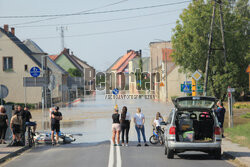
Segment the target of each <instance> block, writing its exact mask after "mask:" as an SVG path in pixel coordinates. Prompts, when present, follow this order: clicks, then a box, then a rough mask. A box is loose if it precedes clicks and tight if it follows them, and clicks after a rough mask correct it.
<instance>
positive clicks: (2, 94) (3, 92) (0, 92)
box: [0, 85, 9, 105]
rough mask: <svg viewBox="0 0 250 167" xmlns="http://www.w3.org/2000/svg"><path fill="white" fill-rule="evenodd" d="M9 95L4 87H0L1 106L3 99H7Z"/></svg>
mask: <svg viewBox="0 0 250 167" xmlns="http://www.w3.org/2000/svg"><path fill="white" fill-rule="evenodd" d="M8 94H9V90H8V88H7V87H6V86H5V85H0V99H1V105H3V98H5V97H7V96H8Z"/></svg>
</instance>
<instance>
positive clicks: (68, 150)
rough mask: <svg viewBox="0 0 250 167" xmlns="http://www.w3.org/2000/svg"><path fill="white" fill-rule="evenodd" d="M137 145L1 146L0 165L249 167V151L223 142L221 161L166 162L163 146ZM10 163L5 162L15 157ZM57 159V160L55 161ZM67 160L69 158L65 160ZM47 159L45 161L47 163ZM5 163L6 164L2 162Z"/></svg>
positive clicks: (191, 155) (198, 156) (180, 158)
mask: <svg viewBox="0 0 250 167" xmlns="http://www.w3.org/2000/svg"><path fill="white" fill-rule="evenodd" d="M136 145H137V142H130V143H129V146H128V147H114V146H113V145H110V142H109V141H104V142H99V143H76V144H67V145H58V146H54V147H52V146H50V145H45V146H44V145H37V146H35V147H33V148H32V149H30V151H28V152H25V154H21V155H20V153H21V152H23V151H25V150H26V149H27V148H25V147H7V145H0V148H1V149H0V166H5V167H15V166H20V165H21V166H26V167H29V166H30V167H33V166H43V167H46V166H51V165H55V166H61V167H63V166H85V165H87V166H90V167H91V166H93V167H99V166H108V167H114V166H116V167H121V166H122V167H132V166H144V167H152V166H160V165H162V166H166V164H167V166H185V167H188V166H190V167H193V166H197V167H198V166H203V167H205V166H209V167H211V166H220V167H232V166H233V164H231V163H228V161H227V160H230V159H236V160H238V162H239V163H240V164H239V163H237V164H236V165H238V166H247V167H248V166H250V150H249V149H248V148H246V147H241V146H239V145H238V144H235V143H232V142H231V141H229V140H228V139H223V144H222V150H223V158H222V160H215V159H214V158H213V157H211V156H208V154H205V153H200V152H185V153H182V154H178V155H175V157H174V159H167V158H166V156H165V155H164V149H163V147H162V146H160V145H155V146H154V145H150V146H149V147H145V146H142V147H136ZM17 155H20V156H18V157H17V158H15V159H12V160H11V161H6V160H8V159H10V158H13V157H14V156H17ZM53 157H57V158H53ZM66 157H67V158H66ZM45 159H46V161H44V160H45ZM3 162H5V163H3Z"/></svg>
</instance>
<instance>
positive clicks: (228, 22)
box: [172, 0, 249, 100]
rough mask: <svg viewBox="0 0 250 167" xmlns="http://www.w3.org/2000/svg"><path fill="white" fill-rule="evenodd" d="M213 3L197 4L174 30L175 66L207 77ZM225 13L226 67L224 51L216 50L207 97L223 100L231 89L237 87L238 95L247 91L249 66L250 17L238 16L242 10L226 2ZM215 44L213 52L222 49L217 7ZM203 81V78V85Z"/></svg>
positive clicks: (197, 1) (210, 69) (197, 0)
mask: <svg viewBox="0 0 250 167" xmlns="http://www.w3.org/2000/svg"><path fill="white" fill-rule="evenodd" d="M242 1H248V0H242ZM213 3H214V1H211V0H208V1H207V2H205V1H203V0H194V1H193V2H192V3H190V4H189V6H188V8H187V9H184V10H183V13H182V14H181V15H180V19H179V20H177V24H176V27H175V28H174V29H173V31H174V34H173V36H172V43H173V50H174V51H173V54H172V57H173V59H174V61H175V62H176V64H178V65H180V66H181V67H182V69H183V70H187V71H190V73H193V72H194V71H195V70H199V71H200V72H202V73H203V74H205V67H206V59H207V55H208V54H207V52H208V35H209V32H210V24H211V15H212V6H213ZM244 3H245V2H244ZM236 4H237V3H236ZM236 6H237V5H236ZM241 7H242V6H241ZM222 10H223V15H224V35H225V42H226V52H227V62H226V64H225V63H224V56H223V50H213V52H212V55H211V57H210V65H209V73H208V76H209V78H208V95H212V96H215V97H217V98H219V99H222V100H224V99H225V97H226V93H227V87H228V86H231V87H235V88H236V91H237V95H239V94H240V93H241V92H242V91H243V90H246V89H247V74H246V73H245V69H246V68H247V65H248V64H249V61H248V60H249V59H247V55H249V49H248V44H249V38H248V36H247V33H246V31H247V27H248V26H247V24H246V19H249V15H247V16H246V14H245V13H244V16H243V15H242V14H240V12H239V7H235V8H232V7H231V6H230V5H229V4H228V2H227V1H223V9H222ZM248 12H249V11H248ZM212 40H213V43H212V48H214V49H220V48H222V42H221V32H220V15H219V7H218V4H217V10H216V15H215V25H214V30H213V39H212ZM203 76H204V75H203ZM203 81H204V78H202V79H201V81H200V82H203Z"/></svg>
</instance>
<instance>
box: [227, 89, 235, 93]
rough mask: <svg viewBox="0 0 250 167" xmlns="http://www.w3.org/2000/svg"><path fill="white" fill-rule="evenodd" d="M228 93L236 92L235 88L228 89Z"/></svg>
mask: <svg viewBox="0 0 250 167" xmlns="http://www.w3.org/2000/svg"><path fill="white" fill-rule="evenodd" d="M227 92H230V93H231V92H235V88H227Z"/></svg>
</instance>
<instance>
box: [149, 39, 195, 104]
mask: <svg viewBox="0 0 250 167" xmlns="http://www.w3.org/2000/svg"><path fill="white" fill-rule="evenodd" d="M149 46H150V53H151V54H150V56H151V63H150V64H151V69H150V71H151V90H153V91H154V92H153V93H154V94H155V96H156V98H157V99H158V100H160V101H163V102H166V101H170V100H171V97H176V96H184V95H185V94H184V93H183V92H181V84H183V83H184V82H185V81H191V79H190V78H189V77H187V75H186V74H184V73H182V72H180V67H179V66H177V65H176V64H175V63H174V61H173V59H172V58H171V56H170V55H171V54H172V52H173V49H172V43H171V42H170V41H163V42H151V43H150V44H149Z"/></svg>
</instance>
